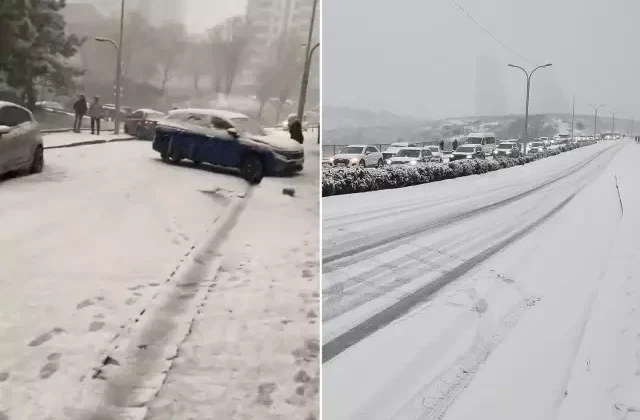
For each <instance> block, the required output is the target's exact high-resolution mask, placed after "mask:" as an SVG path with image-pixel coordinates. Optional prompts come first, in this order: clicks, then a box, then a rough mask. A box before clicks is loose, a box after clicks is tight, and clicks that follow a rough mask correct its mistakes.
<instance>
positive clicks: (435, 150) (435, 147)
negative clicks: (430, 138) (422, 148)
mask: <svg viewBox="0 0 640 420" xmlns="http://www.w3.org/2000/svg"><path fill="white" fill-rule="evenodd" d="M428 149H429V150H431V151H432V152H440V148H439V147H438V146H429V147H428Z"/></svg>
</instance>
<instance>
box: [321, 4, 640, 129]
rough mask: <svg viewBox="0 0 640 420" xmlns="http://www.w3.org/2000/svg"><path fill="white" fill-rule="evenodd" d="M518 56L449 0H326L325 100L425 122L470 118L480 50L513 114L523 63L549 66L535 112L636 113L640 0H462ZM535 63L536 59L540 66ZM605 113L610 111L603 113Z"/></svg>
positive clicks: (520, 99)
mask: <svg viewBox="0 0 640 420" xmlns="http://www.w3.org/2000/svg"><path fill="white" fill-rule="evenodd" d="M459 3H461V4H462V5H463V6H464V7H465V8H466V9H467V10H468V11H469V12H470V13H471V14H472V15H473V16H474V18H475V19H477V20H478V21H479V22H480V23H481V24H482V25H483V26H484V27H485V28H487V29H488V30H490V31H491V32H492V33H493V34H494V35H495V36H497V37H498V38H499V39H500V40H502V41H503V42H504V43H505V44H506V45H507V46H508V47H510V48H511V49H512V50H514V51H516V52H517V53H518V54H520V55H522V56H524V57H525V58H526V59H527V61H524V60H522V59H520V58H518V57H517V56H516V55H514V54H512V53H510V52H509V51H507V50H506V49H504V48H503V47H501V46H500V44H499V43H498V42H496V41H495V40H493V39H492V38H491V37H490V36H489V35H487V34H486V33H484V32H483V31H482V30H481V29H480V28H478V27H477V26H476V25H475V24H474V23H473V22H472V21H471V20H470V19H469V18H468V17H467V16H465V14H464V13H462V12H461V11H460V10H459V9H458V8H457V7H456V6H455V5H454V4H453V3H452V2H451V1H447V0H432V1H424V0H397V1H394V2H373V1H370V0H323V3H322V7H323V24H324V28H325V30H324V31H323V40H322V43H323V44H322V53H323V57H322V58H323V64H322V66H323V69H322V71H323V81H322V82H323V102H324V104H325V105H337V106H341V105H343V106H351V107H357V108H362V109H370V110H373V111H378V110H387V111H390V112H393V113H396V114H399V115H408V116H414V117H419V118H441V117H447V116H451V117H454V116H458V115H473V114H474V113H475V112H476V109H475V100H474V94H475V90H476V86H475V72H476V56H477V55H479V54H481V55H487V56H489V57H492V58H493V59H494V60H495V61H496V62H497V63H498V65H499V68H500V69H501V70H500V73H501V77H502V79H503V83H504V86H505V91H506V102H507V104H508V109H507V112H508V113H524V104H525V93H526V79H525V76H524V74H523V73H522V72H521V71H520V70H516V69H509V68H508V67H507V64H509V63H513V64H516V65H522V66H524V67H526V68H529V69H531V68H533V67H534V66H535V64H544V63H547V62H550V63H553V67H551V68H548V69H543V70H539V71H538V72H537V73H536V74H535V75H534V76H533V78H532V86H531V102H530V111H531V112H532V113H542V112H559V111H562V112H569V113H570V112H571V99H572V96H573V94H574V92H575V95H576V111H577V112H580V113H589V111H590V110H589V108H588V106H587V104H588V103H595V102H597V103H605V104H607V106H608V108H610V109H612V110H619V115H625V116H629V117H631V116H635V117H636V119H638V117H640V112H639V111H638V108H639V107H640V101H639V100H638V99H640V83H638V79H637V72H638V71H637V69H638V68H639V67H640V58H639V57H638V56H637V55H635V54H630V53H629V51H634V50H635V42H636V40H637V39H639V38H640V26H638V25H637V23H636V20H637V16H640V1H630V0H610V1H606V2H603V1H601V0H564V1H561V2H557V1H555V0H537V1H535V2H532V1H530V0H483V1H482V2H478V1H473V0H459ZM534 63H535V64H534ZM603 115H606V113H604V114H603Z"/></svg>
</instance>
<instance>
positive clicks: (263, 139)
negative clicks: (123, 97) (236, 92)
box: [153, 109, 304, 183]
mask: <svg viewBox="0 0 640 420" xmlns="http://www.w3.org/2000/svg"><path fill="white" fill-rule="evenodd" d="M153 150H155V151H157V152H158V153H160V156H161V157H162V160H163V161H165V162H170V163H179V162H180V161H182V160H185V159H186V160H191V161H193V162H194V163H196V164H200V163H208V164H211V165H215V166H220V167H225V168H233V169H237V170H239V171H240V173H241V175H242V176H243V177H244V178H245V179H246V180H247V181H249V182H250V183H259V182H260V181H261V180H262V178H263V177H264V176H265V175H269V174H277V173H283V172H296V171H300V170H302V168H303V165H304V150H303V147H302V145H301V144H299V143H298V142H296V141H294V140H292V139H291V138H289V136H288V133H287V135H284V133H281V132H277V131H276V130H274V131H272V132H269V131H268V130H267V129H265V128H264V127H262V126H261V125H260V123H258V122H257V121H255V120H253V119H251V118H249V117H248V116H246V115H244V114H239V113H235V112H230V111H220V110H210V109H177V110H173V111H171V112H170V113H169V115H168V116H167V118H165V119H163V120H161V121H159V122H158V125H157V127H156V132H155V138H154V140H153Z"/></svg>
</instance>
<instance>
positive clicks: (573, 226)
mask: <svg viewBox="0 0 640 420" xmlns="http://www.w3.org/2000/svg"><path fill="white" fill-rule="evenodd" d="M621 146H622V145H621V144H620V143H615V144H612V143H609V144H602V143H600V144H599V145H598V146H595V147H593V148H587V149H582V150H579V151H576V152H575V154H574V153H570V154H563V155H562V156H559V157H557V158H554V159H548V160H544V161H540V162H536V163H534V164H531V165H527V166H525V167H518V168H511V169H507V170H505V171H500V172H498V173H494V174H488V175H485V176H483V177H477V178H474V182H469V181H470V179H466V180H464V179H460V180H451V181H446V182H443V183H438V184H432V185H424V186H417V187H412V188H407V189H404V190H393V191H381V192H377V193H372V194H366V195H365V196H364V197H366V198H365V199H364V200H363V196H358V200H355V199H354V197H349V196H342V197H334V198H330V199H325V200H323V201H324V203H323V204H324V215H323V216H324V222H325V225H327V229H326V230H325V231H324V236H325V238H324V240H325V243H324V247H325V258H324V278H323V281H324V284H323V289H324V297H323V298H324V302H323V304H324V307H323V331H324V337H323V359H324V365H323V375H324V380H323V383H324V384H332V385H331V386H330V387H329V386H325V387H324V389H323V400H324V403H323V410H324V411H323V413H324V415H325V416H327V417H328V418H331V419H367V420H375V419H380V420H382V419H385V420H386V419H398V420H400V419H402V420H405V419H418V418H420V419H436V418H440V416H442V415H443V414H444V419H446V420H451V419H469V418H482V419H484V418H496V419H503V418H504V419H506V418H518V419H531V420H533V419H557V418H560V419H563V420H564V419H567V420H568V419H576V418H580V419H594V420H596V419H619V418H624V417H623V414H625V413H626V411H629V412H631V414H630V415H629V417H627V418H628V419H631V418H632V417H631V416H632V415H633V413H634V411H633V410H634V409H635V408H638V406H640V400H638V399H639V398H640V397H639V396H640V387H639V383H638V380H639V377H638V376H637V373H638V369H640V366H639V365H638V363H639V360H638V357H639V355H640V353H638V351H639V350H640V341H639V340H638V337H640V336H639V335H638V334H640V329H638V325H640V317H639V315H638V313H637V312H636V309H637V308H639V307H640V287H638V286H637V284H634V283H633V282H634V280H633V279H637V278H639V275H640V270H639V265H638V264H637V263H635V261H638V260H640V258H638V257H639V256H640V255H638V254H640V249H638V247H637V246H636V247H634V244H633V242H631V238H632V237H633V236H634V235H635V236H636V237H638V235H640V223H638V222H637V221H636V220H634V215H637V214H640V193H638V192H637V188H635V189H634V184H633V183H634V180H635V179H639V178H640V170H639V169H637V165H636V163H637V161H638V159H640V148H637V146H635V145H633V144H631V143H626V146H625V147H624V148H623V149H622V151H621V152H620V147H621ZM588 149H591V150H588ZM485 177H492V178H493V182H492V183H491V182H490V181H489V180H486V179H485ZM616 177H617V180H618V185H619V190H620V192H621V200H620V197H619V195H618V189H617V188H616ZM465 181H466V182H465ZM444 184H448V185H444ZM349 198H351V200H350V201H349V200H348V199H349ZM621 202H622V206H624V213H623V212H622V207H621ZM423 203H424V204H423ZM365 209H366V210H365ZM347 212H349V213H347ZM636 219H637V218H636ZM367 232H368V234H367ZM636 281H637V280H636ZM336 384H339V385H336Z"/></svg>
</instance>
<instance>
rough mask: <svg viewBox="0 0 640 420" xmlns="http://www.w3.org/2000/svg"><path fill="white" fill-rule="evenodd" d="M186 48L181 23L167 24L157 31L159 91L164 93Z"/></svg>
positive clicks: (183, 28)
mask: <svg viewBox="0 0 640 420" xmlns="http://www.w3.org/2000/svg"><path fill="white" fill-rule="evenodd" d="M186 46H187V31H186V29H185V27H184V25H183V24H181V23H173V22H170V23H167V24H165V25H163V26H162V27H161V28H159V29H158V42H157V44H156V48H157V55H156V57H157V60H158V68H159V70H160V71H159V73H160V89H162V91H163V92H165V90H166V88H167V83H169V81H170V80H171V79H173V77H174V76H175V75H176V72H177V70H178V68H179V67H180V64H181V62H182V58H183V56H184V51H185V47H186Z"/></svg>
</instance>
